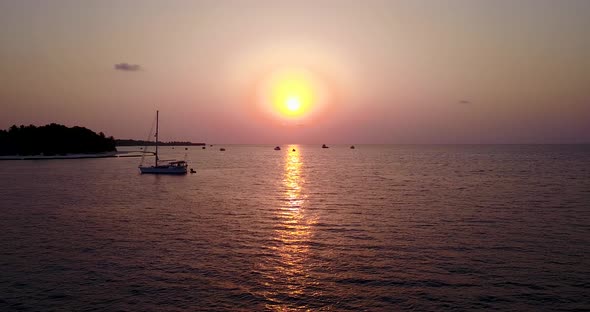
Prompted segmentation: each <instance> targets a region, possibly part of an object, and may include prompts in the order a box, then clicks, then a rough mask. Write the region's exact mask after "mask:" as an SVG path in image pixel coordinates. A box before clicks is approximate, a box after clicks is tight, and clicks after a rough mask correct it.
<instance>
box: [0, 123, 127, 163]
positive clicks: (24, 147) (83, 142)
mask: <svg viewBox="0 0 590 312" xmlns="http://www.w3.org/2000/svg"><path fill="white" fill-rule="evenodd" d="M115 151H117V149H116V147H115V139H114V138H113V137H112V136H110V137H106V136H105V135H104V133H102V132H100V133H98V134H97V133H95V132H94V131H92V130H90V129H87V128H84V127H77V126H76V127H71V128H69V127H66V126H64V125H60V124H56V123H52V124H48V125H45V126H40V127H36V126H34V125H29V126H24V125H21V126H20V127H17V126H16V125H13V126H12V127H10V128H9V129H8V130H0V155H1V156H6V155H24V156H28V155H44V156H54V155H66V154H96V153H106V152H115Z"/></svg>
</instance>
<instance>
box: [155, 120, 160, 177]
mask: <svg viewBox="0 0 590 312" xmlns="http://www.w3.org/2000/svg"><path fill="white" fill-rule="evenodd" d="M159 115H160V111H156V167H157V166H158V121H159V120H158V119H159Z"/></svg>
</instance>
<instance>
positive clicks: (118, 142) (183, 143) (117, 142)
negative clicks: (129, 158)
mask: <svg viewBox="0 0 590 312" xmlns="http://www.w3.org/2000/svg"><path fill="white" fill-rule="evenodd" d="M115 145H116V146H153V145H156V142H154V141H142V140H132V139H116V140H115ZM158 145H160V146H205V145H207V144H206V143H193V142H188V141H170V142H158Z"/></svg>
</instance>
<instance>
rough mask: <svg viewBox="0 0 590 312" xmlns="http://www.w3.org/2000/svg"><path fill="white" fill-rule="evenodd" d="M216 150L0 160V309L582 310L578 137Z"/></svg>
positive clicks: (588, 222)
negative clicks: (164, 167)
mask: <svg viewBox="0 0 590 312" xmlns="http://www.w3.org/2000/svg"><path fill="white" fill-rule="evenodd" d="M219 147H220V146H215V147H213V148H210V147H208V148H207V149H206V150H202V149H201V148H200V147H190V148H189V150H188V151H185V150H184V148H179V147H177V148H175V149H172V148H170V147H166V148H164V149H163V154H164V156H163V157H162V158H166V157H165V156H166V155H170V156H171V157H176V158H184V154H185V152H186V153H187V159H188V160H189V161H190V164H191V166H192V167H194V168H195V169H196V170H197V174H192V175H187V176H180V177H179V176H153V175H140V174H139V172H138V169H137V165H138V161H139V159H137V158H113V159H86V160H44V161H2V162H0V270H1V271H0V310H2V311H12V310H23V311H52V310H70V311H88V310H124V311H125V310H131V311H183V310H190V311H298V310H310V311H396V310H416V311H444V310H453V311H460V310H475V309H485V310H490V309H499V310H521V311H539V310H558V311H575V310H588V309H590V260H589V259H590V146H516V145H512V146H395V145H392V146H371V145H358V146H357V149H355V150H350V149H349V148H348V146H333V147H332V148H330V149H321V148H320V147H319V146H307V145H292V146H287V145H283V146H282V147H283V149H282V150H281V151H274V150H273V146H231V145H230V146H224V147H226V148H227V151H225V152H220V151H219V150H218V148H219ZM292 148H295V149H296V151H295V152H293V151H291V149H292Z"/></svg>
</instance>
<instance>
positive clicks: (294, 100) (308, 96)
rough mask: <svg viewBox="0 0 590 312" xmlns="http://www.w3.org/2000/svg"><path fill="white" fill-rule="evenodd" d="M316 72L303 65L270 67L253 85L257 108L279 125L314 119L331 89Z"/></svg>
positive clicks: (322, 111)
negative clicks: (271, 69) (266, 73)
mask: <svg viewBox="0 0 590 312" xmlns="http://www.w3.org/2000/svg"><path fill="white" fill-rule="evenodd" d="M321 78H322V77H321V76H320V75H318V74H317V73H316V72H314V71H312V70H310V69H308V68H304V67H297V66H296V67H283V68H276V69H274V70H273V71H270V72H269V73H268V75H266V76H264V77H263V78H261V80H260V82H259V83H258V84H257V85H256V91H255V92H256V93H255V96H256V97H255V98H254V99H253V100H254V101H253V102H254V103H255V104H256V108H257V109H258V112H260V113H263V114H264V115H262V116H266V117H270V118H272V120H274V121H276V122H279V123H280V124H282V125H292V124H293V125H294V124H296V125H302V124H309V123H311V122H314V121H316V120H318V119H317V118H318V116H320V115H321V114H323V113H324V112H325V111H326V108H327V106H328V105H329V104H330V102H331V100H332V99H331V92H330V91H331V90H330V89H329V88H328V86H327V83H326V81H324V80H323V79H321Z"/></svg>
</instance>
